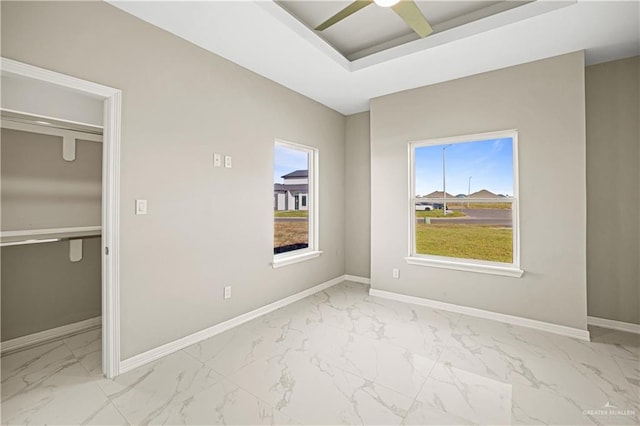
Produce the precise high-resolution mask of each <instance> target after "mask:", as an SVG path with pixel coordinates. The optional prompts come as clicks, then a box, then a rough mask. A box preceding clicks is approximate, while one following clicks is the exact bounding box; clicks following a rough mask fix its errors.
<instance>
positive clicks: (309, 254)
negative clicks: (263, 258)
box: [271, 251, 322, 269]
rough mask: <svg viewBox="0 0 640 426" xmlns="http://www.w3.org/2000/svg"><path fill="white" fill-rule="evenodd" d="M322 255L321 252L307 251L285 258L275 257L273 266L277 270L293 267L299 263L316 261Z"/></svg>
mask: <svg viewBox="0 0 640 426" xmlns="http://www.w3.org/2000/svg"><path fill="white" fill-rule="evenodd" d="M321 254H322V252H321V251H306V252H304V253H299V254H293V255H288V256H283V257H274V259H273V262H272V263H271V266H272V267H273V268H274V269H275V268H281V267H283V266H287V265H292V264H294V263H298V262H304V261H305V260H309V259H314V258H316V257H319V256H320V255H321Z"/></svg>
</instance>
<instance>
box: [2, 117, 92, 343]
mask: <svg viewBox="0 0 640 426" xmlns="http://www.w3.org/2000/svg"><path fill="white" fill-rule="evenodd" d="M0 157H1V163H2V166H1V176H0V180H1V182H2V188H1V191H0V194H1V196H0V199H1V202H2V230H3V231H8V230H25V229H44V228H66V227H74V226H97V225H100V216H101V210H100V205H101V199H100V197H101V193H102V189H101V183H102V180H101V175H102V144H101V143H96V142H88V141H81V140H78V141H77V142H76V160H75V161H72V162H68V161H64V160H63V159H62V138H60V137H55V136H48V135H41V134H36V133H30V132H22V131H16V130H9V129H2V131H1V140H0ZM82 252H83V258H82V260H81V261H80V262H71V261H69V242H68V241H62V242H55V243H46V244H32V245H25V246H12V247H3V248H2V249H0V257H1V258H2V262H1V268H2V269H1V270H2V272H1V277H0V282H1V285H0V291H1V293H2V311H1V317H2V318H1V321H2V330H1V331H2V332H1V336H2V341H6V340H10V339H13V338H16V337H21V336H25V335H28V334H32V333H37V332H39V331H44V330H48V329H51V328H55V327H59V326H62V325H67V324H70V323H74V322H77V321H82V320H85V319H89V318H93V317H96V316H100V311H101V298H100V294H101V258H100V239H99V238H93V239H85V240H84V243H83V250H82Z"/></svg>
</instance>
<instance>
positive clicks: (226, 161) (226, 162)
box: [224, 155, 231, 169]
mask: <svg viewBox="0 0 640 426" xmlns="http://www.w3.org/2000/svg"><path fill="white" fill-rule="evenodd" d="M224 166H225V167H226V168H227V169H230V168H231V156H230V155H225V156H224Z"/></svg>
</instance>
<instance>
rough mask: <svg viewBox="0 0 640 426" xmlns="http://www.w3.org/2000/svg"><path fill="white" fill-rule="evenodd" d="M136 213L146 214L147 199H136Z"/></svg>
mask: <svg viewBox="0 0 640 426" xmlns="http://www.w3.org/2000/svg"><path fill="white" fill-rule="evenodd" d="M136 214H147V200H136Z"/></svg>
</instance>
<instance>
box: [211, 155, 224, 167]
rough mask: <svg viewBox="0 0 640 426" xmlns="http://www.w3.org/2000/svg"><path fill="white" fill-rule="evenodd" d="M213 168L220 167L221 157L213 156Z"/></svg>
mask: <svg viewBox="0 0 640 426" xmlns="http://www.w3.org/2000/svg"><path fill="white" fill-rule="evenodd" d="M213 167H222V155H220V154H215V153H214V154H213Z"/></svg>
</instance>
